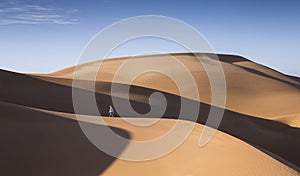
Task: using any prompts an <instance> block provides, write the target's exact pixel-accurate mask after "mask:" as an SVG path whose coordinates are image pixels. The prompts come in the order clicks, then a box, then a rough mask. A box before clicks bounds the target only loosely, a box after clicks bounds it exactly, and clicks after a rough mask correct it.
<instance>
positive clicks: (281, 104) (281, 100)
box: [36, 53, 300, 125]
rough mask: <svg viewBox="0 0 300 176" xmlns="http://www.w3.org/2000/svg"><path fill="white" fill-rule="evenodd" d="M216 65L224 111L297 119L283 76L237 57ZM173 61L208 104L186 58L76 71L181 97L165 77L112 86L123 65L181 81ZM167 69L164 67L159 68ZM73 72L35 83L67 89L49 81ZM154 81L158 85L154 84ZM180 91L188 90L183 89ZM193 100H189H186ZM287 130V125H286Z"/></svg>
mask: <svg viewBox="0 0 300 176" xmlns="http://www.w3.org/2000/svg"><path fill="white" fill-rule="evenodd" d="M197 55H198V56H199V57H200V59H201V62H205V63H207V64H211V65H213V64H216V63H217V61H216V60H214V56H213V55H210V54H199V53H198V54H197ZM218 57H219V59H220V61H221V62H220V63H221V65H222V67H223V69H224V74H225V78H226V84H227V102H226V107H225V108H226V109H228V110H231V111H234V112H239V113H242V114H247V115H250V116H255V117H260V118H265V119H270V120H276V118H275V117H278V116H286V115H290V114H299V113H300V110H299V107H298V105H299V104H300V98H299V97H300V91H299V87H300V84H299V83H298V82H296V81H295V80H293V79H291V78H289V77H288V76H286V75H284V74H281V73H279V72H277V71H275V70H272V69H270V68H268V67H265V66H262V65H259V64H257V63H254V62H251V61H249V60H247V59H245V58H243V57H239V56H232V55H218ZM174 58H176V59H178V60H179V61H180V62H181V63H182V64H183V65H184V66H185V67H186V68H188V70H190V71H191V73H192V75H193V77H194V79H195V80H196V84H197V86H198V88H199V95H200V98H199V99H198V100H196V101H200V102H203V103H206V104H211V90H210V82H209V80H208V77H207V74H206V71H205V69H204V67H203V65H202V64H200V63H199V61H198V60H197V59H196V57H195V56H194V55H193V54H191V53H180V54H169V55H167V54H166V55H150V56H137V57H131V58H128V57H125V58H115V59H108V60H104V61H95V62H91V63H85V64H82V65H78V66H77V67H76V70H77V72H76V73H77V74H78V75H79V78H80V79H83V80H92V81H94V80H95V81H100V82H101V81H102V82H116V83H122V84H129V85H135V86H139V87H145V88H150V89H155V90H159V91H164V92H168V93H170V94H174V95H178V96H181V95H180V93H179V91H178V88H177V87H176V85H175V83H174V82H173V81H172V80H171V79H170V78H168V77H166V76H164V75H162V74H159V73H153V72H149V73H145V74H143V75H141V76H139V77H137V78H136V79H135V80H134V82H132V83H130V82H129V80H128V77H130V76H129V74H130V72H128V75H127V74H126V73H125V74H124V75H122V78H121V79H119V80H118V81H113V77H114V75H115V73H116V71H117V70H118V69H119V68H121V66H122V64H124V63H127V61H130V60H132V61H134V60H135V61H137V62H135V63H133V64H132V65H130V64H129V66H128V67H129V68H131V69H135V68H137V67H140V68H144V69H145V70H147V68H148V67H147V66H148V65H149V64H151V63H157V65H156V68H157V69H158V70H164V69H167V70H168V71H170V72H172V73H173V74H174V75H176V77H177V78H184V77H183V72H182V69H180V68H178V67H176V66H174V62H173V61H172V60H174ZM100 65H101V69H100V71H99V72H98V74H97V77H96V78H94V77H93V75H94V73H95V71H96V70H95V69H97V68H98V67H99V66H100ZM165 65H170V67H165ZM74 69H75V67H70V68H66V69H63V70H60V71H58V72H55V73H52V74H47V75H36V76H39V77H37V78H39V79H45V80H47V81H52V82H56V81H58V82H56V83H59V84H64V85H67V84H69V86H70V85H71V82H69V83H66V82H64V81H59V80H58V79H53V78H64V79H73V76H74ZM129 70H130V69H129ZM158 80H159V81H158ZM184 89H186V90H191V89H192V88H191V87H190V86H189V85H185V86H184ZM187 98H191V99H194V98H193V97H187ZM288 125H289V124H288Z"/></svg>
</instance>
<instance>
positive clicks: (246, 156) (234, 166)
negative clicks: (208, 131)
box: [31, 108, 299, 176]
mask: <svg viewBox="0 0 300 176" xmlns="http://www.w3.org/2000/svg"><path fill="white" fill-rule="evenodd" d="M31 109H32V108H31ZM35 110H38V111H43V112H46V113H50V114H55V115H58V116H61V117H63V118H70V119H76V117H75V115H74V114H70V113H62V112H56V111H47V110H39V109H35ZM80 119H81V121H85V122H89V123H95V124H101V125H108V126H111V127H116V128H120V129H122V130H126V131H127V132H129V133H130V135H131V137H132V138H131V140H133V141H143V140H152V139H155V138H157V137H160V136H161V135H163V134H165V133H166V132H168V131H169V130H170V129H171V128H172V127H173V126H174V124H175V123H182V124H183V125H184V124H186V125H190V124H192V122H188V121H181V120H174V119H159V120H158V121H156V123H155V124H153V125H151V126H148V127H139V126H135V125H132V124H130V123H128V121H130V120H132V119H131V118H103V117H102V119H103V120H104V121H105V123H103V121H101V120H99V119H100V117H95V116H88V115H82V116H80ZM134 120H135V121H139V122H140V123H141V122H144V123H149V121H152V120H153V119H148V118H137V119H134ZM193 125H194V128H193V130H192V132H191V134H190V135H189V136H188V137H187V139H186V140H185V141H184V142H183V143H182V144H181V145H180V146H179V147H178V148H176V149H175V150H174V151H172V152H170V153H169V154H167V155H165V156H163V157H161V158H158V159H154V160H150V161H143V162H132V161H125V160H121V159H116V160H115V161H114V162H113V163H112V164H111V165H110V166H109V167H108V168H107V169H106V170H105V171H104V172H103V173H102V174H101V175H233V176H234V175H237V176H240V175H249V176H250V175H270V176H273V175H284V176H288V175H291V176H293V175H299V173H298V172H297V171H295V170H293V169H291V168H289V167H288V166H286V165H284V164H282V163H280V162H279V161H277V160H275V159H273V158H272V157H270V156H268V155H267V154H265V153H263V152H261V151H259V150H257V149H256V148H254V147H252V146H250V145H249V144H247V143H245V142H243V141H241V140H239V139H237V138H234V137H232V136H230V135H228V134H226V133H223V132H220V131H217V132H216V134H215V136H214V137H213V138H212V140H211V141H210V142H209V143H208V144H207V145H205V146H204V147H199V146H198V143H199V138H200V136H201V133H202V130H203V128H204V125H201V124H197V123H195V124H193ZM178 132H179V133H180V131H178ZM170 142H171V141H170ZM130 147H133V146H132V145H131V144H130V143H129V145H128V146H127V148H125V150H124V151H123V152H122V154H124V153H126V151H128V150H130ZM146 151H147V149H145V152H146ZM122 154H121V155H120V157H122ZM128 168H131V169H128Z"/></svg>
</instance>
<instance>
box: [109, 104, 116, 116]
mask: <svg viewBox="0 0 300 176" xmlns="http://www.w3.org/2000/svg"><path fill="white" fill-rule="evenodd" d="M114 113H115V112H114V108H113V107H112V106H111V105H109V110H108V117H114Z"/></svg>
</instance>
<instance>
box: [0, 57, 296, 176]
mask: <svg viewBox="0 0 300 176" xmlns="http://www.w3.org/2000/svg"><path fill="white" fill-rule="evenodd" d="M198 55H199V56H200V57H201V59H202V61H203V62H206V63H208V64H209V63H213V62H215V60H214V59H213V55H210V54H198ZM172 56H173V57H176V58H178V59H179V60H180V61H181V62H182V63H183V64H184V65H185V66H186V67H187V68H188V69H189V70H190V71H191V72H192V74H193V77H194V78H195V80H196V83H197V87H198V88H199V90H200V91H199V94H200V99H193V98H192V97H184V100H185V101H186V102H188V103H190V104H191V105H195V104H200V109H199V114H200V115H199V117H198V119H197V124H196V127H195V129H194V130H193V132H192V135H191V136H189V137H188V139H187V141H185V143H184V144H183V145H182V146H180V147H179V148H178V149H176V150H175V151H173V152H172V153H170V154H169V155H167V156H165V157H163V158H159V159H157V160H151V161H147V162H141V163H138V162H127V161H123V160H119V159H116V158H114V157H110V156H108V155H106V154H104V153H103V152H101V151H98V150H97V149H96V148H95V147H94V146H93V145H92V144H91V143H89V141H88V140H87V139H86V138H85V136H84V135H83V133H82V132H81V130H80V128H79V126H78V124H77V123H76V121H75V116H74V109H73V102H72V87H71V86H72V78H73V74H74V69H75V67H71V68H67V69H64V70H61V71H58V72H55V73H52V74H47V75H41V74H34V75H33V74H31V75H30V74H27V75H26V74H19V73H13V72H9V71H4V70H0V90H1V91H0V109H1V111H0V119H1V125H2V126H1V128H0V129H1V130H2V131H1V132H2V134H4V136H5V137H4V138H3V139H2V142H3V144H5V145H2V146H1V151H7V152H5V155H3V156H4V159H3V160H2V163H1V164H2V165H4V166H5V169H4V170H3V171H1V173H2V172H3V174H4V175H11V174H9V173H13V174H12V175H19V174H22V173H26V174H25V175H36V174H37V173H46V174H49V175H53V174H57V173H59V174H58V175H61V174H63V175H96V174H106V175H119V174H120V173H121V174H124V173H126V174H128V175H141V174H142V173H143V175H145V171H147V173H148V174H149V175H159V174H163V175H199V174H205V175H220V174H223V175H299V173H298V172H296V171H295V170H298V171H299V170H300V169H299V167H300V156H299V154H298V153H299V152H298V150H299V147H300V142H299V141H298V140H297V138H298V137H299V136H300V128H299V127H300V121H299V120H298V119H299V118H300V116H299V114H300V109H299V108H298V107H299V106H298V105H299V103H300V91H299V85H300V83H299V82H298V81H297V80H299V78H296V77H290V76H286V75H283V74H281V73H279V72H277V71H275V70H272V69H269V68H267V67H264V66H262V65H259V64H256V63H253V62H251V61H250V60H247V59H245V58H242V57H239V56H231V55H218V56H219V58H220V60H221V63H222V66H223V68H224V73H225V77H226V81H227V105H226V109H225V113H224V118H223V119H222V122H221V124H220V127H219V130H220V131H222V132H220V131H219V132H217V135H216V136H215V137H214V138H213V140H212V141H211V142H210V143H209V144H208V145H207V146H205V147H204V148H199V147H198V145H197V143H198V140H199V136H200V134H201V131H202V129H203V125H201V124H204V123H205V122H206V120H207V116H208V113H209V110H210V108H211V105H210V103H211V98H210V96H211V91H210V84H209V80H208V77H207V74H206V73H205V70H204V68H203V66H202V65H201V64H199V63H198V62H197V60H196V58H195V57H194V56H193V55H192V54H173V55H172ZM128 59H129V58H118V59H110V60H105V61H97V62H93V63H86V64H83V65H80V66H78V67H77V69H78V70H77V71H78V72H77V73H78V74H79V76H80V79H81V80H79V82H80V83H82V84H80V85H85V83H90V82H91V81H93V78H92V74H93V70H92V69H93V68H97V67H98V66H99V64H101V71H100V72H99V73H98V74H97V77H96V78H95V80H96V82H95V88H96V94H95V97H96V100H97V105H98V107H99V111H100V113H101V114H103V115H106V114H107V109H106V107H108V105H109V104H111V103H112V97H114V98H116V99H117V100H118V101H124V100H125V99H126V98H127V92H125V91H124V90H125V88H127V87H130V96H129V99H130V102H131V105H132V106H133V108H134V110H135V111H137V112H139V113H142V114H143V113H147V112H148V111H149V110H150V106H149V96H150V95H151V94H152V93H154V92H160V93H162V94H163V95H164V96H165V98H166V101H167V103H168V104H167V107H166V111H165V113H164V114H163V117H164V118H168V119H161V120H160V121H158V122H157V123H156V124H154V125H152V126H151V127H147V128H139V127H136V126H134V125H129V124H128V123H125V122H124V120H126V118H124V117H128V118H129V117H130V118H135V119H136V120H142V121H143V120H147V119H143V118H140V117H139V116H133V115H132V114H130V113H128V114H125V115H124V116H123V117H122V118H118V119H105V121H106V122H107V125H109V126H111V127H112V128H113V129H114V130H115V131H117V133H119V134H120V135H122V136H125V137H126V138H130V139H133V140H145V139H147V140H149V139H150V138H154V137H158V136H160V135H161V134H163V133H165V131H167V130H168V129H170V127H172V125H173V124H174V123H175V122H177V121H176V120H174V119H177V118H178V116H179V112H180V99H181V97H180V94H179V90H178V88H177V87H176V85H175V84H174V82H173V81H172V80H171V79H169V78H167V77H166V76H164V75H162V74H159V73H154V72H150V73H145V74H143V75H141V76H139V77H137V78H136V79H135V80H134V82H133V83H132V84H130V83H129V79H128V77H129V76H130V75H129V73H128V75H127V74H123V75H122V78H121V79H120V80H119V81H117V82H112V78H113V76H114V74H115V72H116V70H117V69H118V68H119V67H120V66H121V64H123V63H125V62H126V60H128ZM133 59H135V60H138V62H140V64H141V65H135V66H134V67H139V66H140V68H143V69H147V65H148V64H149V63H153V62H158V64H157V67H158V68H159V67H161V68H160V69H162V70H163V69H165V65H166V63H168V62H169V60H172V58H170V56H168V55H153V56H141V57H135V58H133ZM134 67H132V69H134ZM168 69H169V71H170V72H172V73H173V74H174V75H176V76H177V77H181V76H182V72H181V70H180V69H179V68H178V67H176V66H174V67H172V66H171V65H170V66H169V67H168ZM158 80H159V81H158ZM80 85H79V86H78V87H77V88H76V90H78V91H80V92H81V93H83V94H84V95H94V93H93V92H92V91H91V89H90V88H87V87H85V86H80ZM112 85H114V86H117V87H118V88H119V91H117V92H114V93H113V94H112V92H111V86H112ZM184 89H187V90H191V87H190V86H189V85H186V86H184ZM153 106H160V103H159V102H158V100H156V99H155V100H154V104H153ZM80 114H84V115H85V116H86V123H89V124H90V125H91V126H93V127H95V128H100V129H101V126H103V124H101V123H99V121H98V120H97V119H99V117H95V115H98V114H97V113H94V112H90V111H82V112H80ZM116 115H117V116H118V113H117V114H116ZM66 117H67V118H69V119H66ZM148 118H151V119H153V118H156V116H153V117H152V116H149V117H148ZM148 120H149V119H148ZM183 120H186V121H181V123H187V124H188V123H192V122H188V121H190V120H191V119H190V118H189V117H185V118H184V119H183ZM25 124H26V125H25ZM225 133H227V134H225ZM228 134H229V135H231V136H229V135H228ZM12 139H14V140H12ZM243 141H244V142H243ZM105 142H107V141H105ZM108 142H109V141H108ZM79 143H80V144H79ZM54 144H55V145H54ZM251 145H252V146H251ZM36 146H38V148H39V150H36ZM75 146H76V147H75ZM130 147H132V146H131V143H126V144H125V143H124V145H122V146H120V148H119V150H118V152H119V153H118V154H119V156H122V155H124V154H125V153H126V151H128V150H130ZM15 151H17V152H15ZM65 151H66V152H65ZM74 153H78V155H73V154H74ZM265 153H266V154H265ZM31 156H32V157H31ZM61 157H63V158H64V159H61ZM87 160H88V161H87ZM16 161H17V162H16ZM28 161H30V162H28ZM99 163H100V164H99ZM73 167H75V168H73ZM20 168H22V169H20ZM129 168H130V169H129ZM216 168H217V169H216ZM291 168H293V169H291ZM72 169H73V170H72ZM21 171H22V172H21Z"/></svg>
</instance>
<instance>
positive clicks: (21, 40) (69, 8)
mask: <svg viewBox="0 0 300 176" xmlns="http://www.w3.org/2000/svg"><path fill="white" fill-rule="evenodd" d="M299 9H300V1H299V0H287V1H279V0H266V1H263V2H260V1H241V0H239V1H238V0H231V1H230V0H229V1H226V2H225V1H217V0H210V1H201V0H199V1H194V2H193V1H188V0H185V1H178V2H176V1H170V0H167V1H163V2H160V1H122V0H94V1H74V0H35V1H33V0H19V1H18V0H1V1H0V48H1V52H0V58H1V64H0V68H2V69H7V70H12V71H18V72H31V73H32V72H35V73H48V72H52V71H56V70H59V69H62V68H65V67H68V66H71V65H74V64H76V63H77V60H78V58H79V56H80V54H81V52H82V50H83V49H84V47H85V45H86V44H87V43H88V41H89V40H90V39H91V38H92V37H93V36H94V35H95V34H96V33H97V32H99V31H100V30H102V29H104V28H105V27H107V26H108V25H111V24H113V23H114V22H117V21H118V20H121V19H124V18H128V17H133V16H138V15H163V16H169V17H173V18H177V19H179V20H182V21H184V22H186V23H188V24H190V25H191V26H193V27H195V28H196V29H197V30H199V31H200V32H201V33H202V34H203V35H204V36H205V37H206V38H207V40H208V41H209V43H210V44H211V45H212V47H213V48H214V49H215V51H216V52H219V53H228V54H238V55H242V56H245V57H247V58H249V59H251V60H253V61H255V62H258V63H261V64H264V65H267V66H269V67H271V68H274V69H277V70H279V71H281V72H283V73H286V74H291V75H298V76H300V69H299V66H300V52H299V51H298V50H299V49H300V32H299V31H300V23H299V21H300V11H299ZM140 42H143V41H140ZM144 42H145V43H146V44H144V45H140V44H138V42H137V43H136V44H135V46H144V47H145V48H144V49H145V51H148V50H159V47H158V46H162V44H161V45H158V44H157V42H160V41H156V43H155V42H153V41H151V42H149V41H144ZM163 45H164V46H165V45H166V44H163ZM133 46H134V45H133ZM136 48H138V47H136ZM141 49H143V48H141V47H139V48H138V49H137V50H136V51H135V47H131V50H130V51H129V49H126V50H123V51H120V52H119V53H118V54H116V55H115V56H125V55H131V54H134V53H135V52H140V51H141ZM176 51H179V50H178V49H177V48H176V47H173V46H171V45H170V46H169V47H164V48H161V50H160V51H157V52H176Z"/></svg>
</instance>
